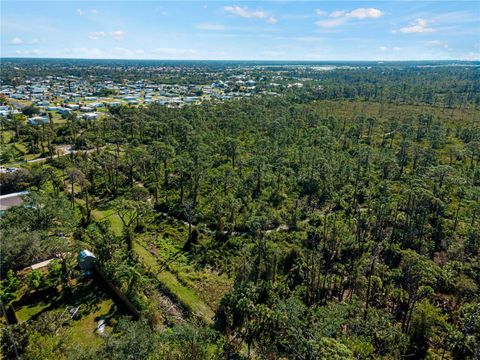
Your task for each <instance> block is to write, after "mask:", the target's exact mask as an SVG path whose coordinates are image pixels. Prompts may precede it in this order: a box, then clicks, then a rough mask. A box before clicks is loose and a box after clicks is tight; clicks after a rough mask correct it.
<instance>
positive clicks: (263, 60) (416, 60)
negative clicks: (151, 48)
mask: <svg viewBox="0 0 480 360" xmlns="http://www.w3.org/2000/svg"><path fill="white" fill-rule="evenodd" d="M0 59H1V60H3V59H21V60H101V61H105V60H107V61H108V60H111V61H189V62H195V61H212V62H219V61H232V62H241V61H242V62H309V63H315V62H333V63H335V62H364V63H368V62H466V63H480V58H479V59H471V60H466V59H410V60H382V59H378V60H360V59H358V60H319V59H318V60H315V59H279V60H273V59H122V58H65V57H21V56H0Z"/></svg>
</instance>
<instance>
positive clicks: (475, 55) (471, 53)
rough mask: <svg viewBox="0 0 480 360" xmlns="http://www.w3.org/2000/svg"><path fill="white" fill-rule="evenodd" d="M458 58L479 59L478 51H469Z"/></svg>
mask: <svg viewBox="0 0 480 360" xmlns="http://www.w3.org/2000/svg"><path fill="white" fill-rule="evenodd" d="M460 60H466V61H479V60H480V53H474V52H470V53H468V54H465V55H463V56H462V57H461V59H460Z"/></svg>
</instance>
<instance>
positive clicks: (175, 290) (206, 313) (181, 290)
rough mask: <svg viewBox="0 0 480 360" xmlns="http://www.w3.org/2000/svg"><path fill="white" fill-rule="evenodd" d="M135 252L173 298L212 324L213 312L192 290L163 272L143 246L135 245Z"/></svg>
mask: <svg viewBox="0 0 480 360" xmlns="http://www.w3.org/2000/svg"><path fill="white" fill-rule="evenodd" d="M134 249H135V252H136V253H137V254H138V255H139V256H140V258H141V259H142V261H143V263H144V264H145V265H147V266H148V267H150V268H151V269H152V271H153V272H154V273H156V278H157V280H158V281H159V282H160V284H161V286H162V287H163V288H164V289H165V290H166V291H167V292H168V293H169V295H171V296H173V297H174V298H175V299H176V300H177V301H178V302H179V303H180V304H181V305H182V306H183V307H185V308H186V309H187V310H189V311H190V312H191V313H192V314H194V315H196V316H198V317H199V318H200V319H202V320H204V321H205V322H206V323H211V322H212V319H213V316H214V312H213V310H212V309H211V308H210V307H209V306H208V305H207V304H206V303H205V302H204V301H203V300H202V299H201V298H200V297H199V296H198V294H196V293H195V291H193V290H192V289H189V288H188V287H186V286H184V285H182V284H181V283H180V282H179V281H178V279H177V277H176V276H175V275H174V274H172V273H171V272H170V271H168V270H161V269H160V266H159V264H158V262H157V258H156V257H155V256H154V255H152V254H151V253H150V252H149V251H148V250H147V249H145V247H144V246H143V245H142V244H139V243H138V242H136V243H135V248H134Z"/></svg>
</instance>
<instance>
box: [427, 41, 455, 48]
mask: <svg viewBox="0 0 480 360" xmlns="http://www.w3.org/2000/svg"><path fill="white" fill-rule="evenodd" d="M427 44H428V45H431V46H441V47H443V48H444V49H450V47H449V46H448V43H447V42H446V41H441V40H432V41H429V42H427Z"/></svg>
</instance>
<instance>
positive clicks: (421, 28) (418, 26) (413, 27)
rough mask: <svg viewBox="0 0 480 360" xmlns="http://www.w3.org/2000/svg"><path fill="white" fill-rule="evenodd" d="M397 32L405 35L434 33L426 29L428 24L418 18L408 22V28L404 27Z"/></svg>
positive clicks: (428, 28) (432, 30)
mask: <svg viewBox="0 0 480 360" xmlns="http://www.w3.org/2000/svg"><path fill="white" fill-rule="evenodd" d="M398 31H400V32H401V33H405V34H413V33H431V32H435V31H436V30H435V29H433V28H431V27H428V22H427V20H425V19H422V18H419V19H416V20H415V21H412V22H410V24H409V26H405V27H402V28H400V29H399V30H398Z"/></svg>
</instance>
